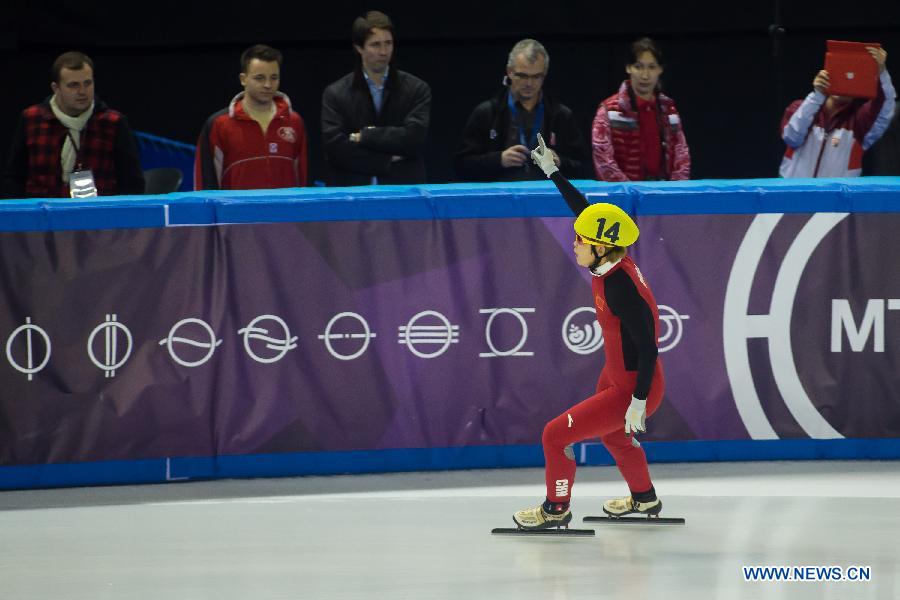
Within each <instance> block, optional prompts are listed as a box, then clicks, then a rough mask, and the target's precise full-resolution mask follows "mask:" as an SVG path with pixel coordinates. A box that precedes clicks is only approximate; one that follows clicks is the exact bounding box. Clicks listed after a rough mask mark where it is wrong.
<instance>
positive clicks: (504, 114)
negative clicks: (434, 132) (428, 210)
mask: <svg viewBox="0 0 900 600" xmlns="http://www.w3.org/2000/svg"><path fill="white" fill-rule="evenodd" d="M508 93H509V91H508V90H507V89H506V88H504V89H503V91H502V92H501V93H500V94H498V95H497V96H495V97H494V98H492V99H490V100H486V101H484V102H482V103H481V104H479V105H478V106H477V107H476V108H475V110H474V111H473V112H472V114H471V115H470V116H469V120H468V122H467V123H466V128H465V130H464V131H463V139H462V143H461V144H460V146H459V148H458V149H457V151H456V153H455V154H454V157H453V167H454V170H455V171H456V175H457V177H458V178H460V179H461V180H463V181H523V180H529V179H544V173H543V172H542V171H541V170H540V169H539V168H537V167H536V166H535V165H534V164H533V163H531V161H530V160H529V168H527V169H526V168H524V167H517V168H506V167H504V166H503V165H502V164H500V155H501V154H502V153H503V151H504V150H506V147H507V144H506V140H507V138H508V130H509V122H510V118H509V106H508V105H507V94H508ZM543 102H544V122H543V125H542V126H541V134H542V135H543V136H544V141H545V142H546V143H547V145H548V146H549V147H550V148H552V149H553V150H554V151H556V153H557V154H558V155H559V159H560V171H561V172H562V174H563V175H564V176H565V177H566V178H569V179H581V178H582V177H584V176H585V173H583V171H584V170H585V162H584V143H583V141H582V137H581V133H580V132H579V130H578V125H577V124H576V123H575V118H574V116H573V114H572V111H571V109H569V107H568V106H566V105H565V104H562V103H559V102H556V101H555V100H554V99H553V97H552V96H551V95H549V94H548V93H547V92H546V90H545V91H544V96H543Z"/></svg>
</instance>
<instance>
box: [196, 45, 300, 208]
mask: <svg viewBox="0 0 900 600" xmlns="http://www.w3.org/2000/svg"><path fill="white" fill-rule="evenodd" d="M281 63H282V57H281V52H279V51H278V50H276V49H274V48H270V47H268V46H263V45H256V46H253V47H251V48H248V49H247V50H246V51H244V53H243V54H242V55H241V74H240V81H241V85H242V86H243V88H244V91H243V92H241V93H239V94H238V95H237V96H235V97H234V98H233V99H232V100H231V103H230V104H229V105H228V108H227V109H225V110H221V111H219V112H217V113H215V114H214V115H212V116H211V117H210V118H209V119H208V120H207V121H206V125H204V127H203V131H202V132H201V133H200V139H199V140H198V141H197V154H196V157H195V159H194V189H196V190H204V189H207V190H215V189H224V190H247V189H259V188H284V187H300V186H305V185H306V177H307V153H306V152H307V148H306V127H305V126H304V125H303V119H301V118H300V115H298V114H297V113H296V112H294V111H293V110H291V101H290V100H289V99H288V97H287V96H286V95H284V94H283V93H281V92H279V91H278V86H279V84H280V83H281V80H280V72H281Z"/></svg>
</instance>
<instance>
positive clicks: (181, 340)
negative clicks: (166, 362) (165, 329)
mask: <svg viewBox="0 0 900 600" xmlns="http://www.w3.org/2000/svg"><path fill="white" fill-rule="evenodd" d="M191 326H193V327H191ZM185 329H186V330H187V331H186V332H184V333H182V335H176V333H177V332H179V331H181V330H185ZM198 329H199V331H197V330H198ZM192 334H193V335H192ZM188 336H190V337H188ZM159 345H160V346H165V347H166V349H167V350H168V351H169V356H171V357H172V360H174V361H175V362H177V363H178V364H179V365H181V366H183V367H199V366H200V365H202V364H204V363H205V362H207V361H208V360H209V359H210V358H212V355H213V353H214V352H215V351H216V347H218V346H221V345H222V340H217V339H216V333H215V332H214V331H213V330H212V327H210V326H209V325H207V324H206V321H202V320H200V319H194V318H189V319H182V320H181V321H178V322H177V323H175V325H173V326H172V329H170V330H169V335H168V337H165V338H163V339H161V340H160V341H159ZM177 346H182V349H181V350H179V351H176V347H177ZM192 348H197V349H200V352H197V351H196V350H192ZM183 354H188V355H189V356H188V358H185V357H184V356H183ZM191 359H193V360H191Z"/></svg>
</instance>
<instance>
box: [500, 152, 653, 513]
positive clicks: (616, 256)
mask: <svg viewBox="0 0 900 600" xmlns="http://www.w3.org/2000/svg"><path fill="white" fill-rule="evenodd" d="M531 156H532V158H533V160H534V162H535V163H537V165H538V167H540V168H541V170H542V171H544V173H545V174H546V175H547V177H549V178H550V179H551V180H552V181H553V182H554V183H555V184H556V187H557V188H558V189H559V191H560V193H561V194H562V195H563V198H565V200H566V203H567V204H568V205H569V208H571V209H572V212H573V213H575V214H576V215H578V217H577V219H576V220H575V242H574V243H573V245H572V249H573V251H574V253H575V260H576V262H577V263H578V264H579V265H580V266H582V267H585V268H587V269H588V270H589V271H590V273H591V275H593V280H592V282H591V290H592V292H593V297H594V304H595V306H596V309H597V321H598V322H599V323H600V327H601V328H602V329H603V339H604V349H605V352H606V364H605V365H604V367H603V370H602V371H601V373H600V379H599V381H598V382H597V388H596V391H595V393H594V395H592V396H590V397H589V398H587V399H586V400H583V401H582V402H580V403H578V404H576V405H575V406H573V407H572V408H570V409H568V410H567V411H565V412H564V413H562V414H561V415H559V416H558V417H556V418H555V419H553V420H551V421H550V422H549V423H547V425H546V427H545V428H544V433H543V436H542V439H541V442H542V444H543V447H544V459H545V461H546V484H547V496H546V500H545V501H544V502H543V503H542V504H541V505H539V506H537V507H535V508H529V509H525V510H520V511H518V512H517V513H515V514H514V515H513V521H514V522H515V523H516V525H517V526H518V527H519V528H520V529H531V530H533V529H549V528H553V527H563V526H566V525H568V523H569V522H570V521H571V520H572V513H571V511H570V510H569V501H570V499H571V496H572V486H573V484H574V482H575V460H574V458H575V457H574V455H573V454H572V452H571V449H570V446H571V444H573V443H575V442H579V441H582V440H584V439H587V438H593V437H599V438H600V439H601V441H602V442H603V445H604V446H606V449H607V450H609V453H610V454H611V455H612V456H613V458H614V459H615V461H616V465H617V466H618V467H619V471H620V472H621V473H622V477H624V478H625V482H626V483H627V484H628V488H629V490H630V492H631V493H630V495H628V496H626V497H624V498H616V499H613V500H608V501H606V502H605V503H604V504H603V510H604V512H606V513H607V514H608V515H610V516H614V517H619V516H622V515H627V514H630V513H639V514H643V515H658V514H659V512H660V511H661V510H662V502H661V501H660V500H659V498H657V497H656V491H655V490H654V488H653V483H652V482H651V480H650V472H649V469H648V467H647V457H646V455H645V454H644V450H643V449H642V448H641V447H640V444H639V443H638V441H637V439H636V438H635V437H634V435H635V434H636V433H638V432H644V431H646V418H647V417H648V416H650V415H652V414H653V413H654V412H655V411H656V410H657V409H658V408H659V405H660V403H661V402H662V398H663V391H664V389H665V382H664V377H663V368H662V363H661V362H660V361H659V359H658V348H657V339H658V336H659V312H658V309H657V305H656V300H655V299H654V297H653V293H652V292H651V291H650V287H649V286H648V285H647V282H646V280H645V279H644V276H643V275H642V274H641V271H640V269H639V268H638V266H637V265H636V264H635V263H634V261H633V260H632V259H631V257H630V256H628V252H627V247H628V246H630V245H631V244H633V243H634V242H635V241H637V238H638V235H639V231H638V227H637V224H636V223H635V222H634V221H633V220H632V219H631V217H630V216H628V214H627V213H625V211H623V210H622V209H621V208H619V207H618V206H615V205H614V204H607V203H599V204H588V202H587V200H586V199H585V197H584V195H582V194H581V192H579V191H578V190H577V189H576V188H575V186H573V185H572V184H571V183H570V182H569V181H568V180H567V179H566V178H565V177H563V176H562V174H561V173H560V172H559V168H558V167H557V166H556V164H555V161H554V160H553V156H552V154H551V153H550V152H549V151H547V149H546V146H545V145H544V140H543V138H542V137H539V138H538V148H537V149H536V150H534V151H533V152H532V154H531ZM623 419H624V427H623Z"/></svg>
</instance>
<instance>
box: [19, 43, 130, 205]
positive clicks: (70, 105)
mask: <svg viewBox="0 0 900 600" xmlns="http://www.w3.org/2000/svg"><path fill="white" fill-rule="evenodd" d="M51 77H52V83H51V84H50V89H51V90H53V95H52V96H50V97H49V98H47V99H46V100H44V101H43V102H42V103H40V104H35V105H34V106H29V107H28V108H26V109H25V110H24V111H23V112H22V115H21V116H20V118H19V124H18V126H17V127H16V132H15V135H14V136H13V143H12V148H11V150H10V153H9V161H8V163H7V166H6V171H5V172H4V174H3V189H2V195H3V197H5V198H28V197H31V198H67V197H69V176H70V175H71V174H72V173H77V172H85V171H90V172H91V174H92V176H93V180H94V185H95V187H96V188H97V194H98V195H100V196H114V195H117V194H143V193H144V174H143V171H142V170H141V163H140V158H139V155H138V148H137V142H136V141H135V139H134V134H133V133H132V131H131V127H130V126H129V125H128V121H127V120H126V119H125V117H124V116H123V115H122V114H121V113H119V112H117V111H115V110H112V109H110V108H109V107H108V106H106V104H105V103H103V102H102V101H101V100H99V99H95V98H94V63H93V62H92V61H91V59H90V58H88V56H87V55H85V54H82V53H81V52H66V53H65V54H62V55H60V56H59V58H57V59H56V60H55V61H54V63H53V68H52V71H51Z"/></svg>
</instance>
